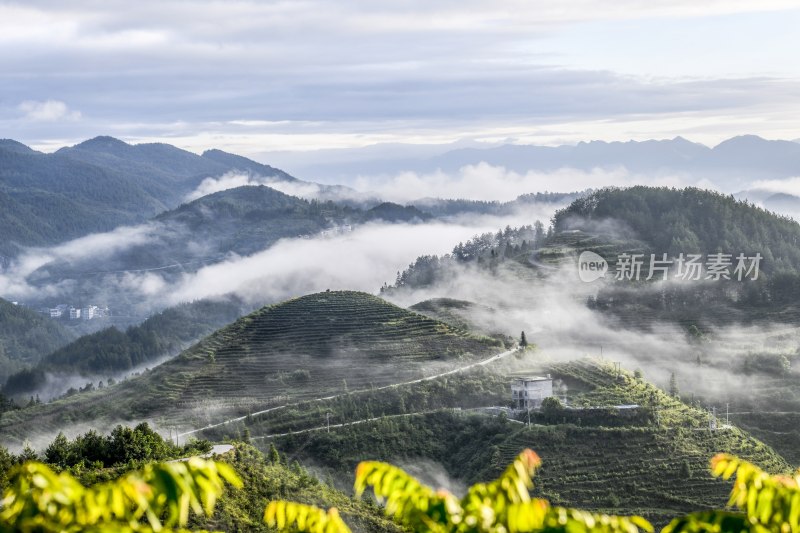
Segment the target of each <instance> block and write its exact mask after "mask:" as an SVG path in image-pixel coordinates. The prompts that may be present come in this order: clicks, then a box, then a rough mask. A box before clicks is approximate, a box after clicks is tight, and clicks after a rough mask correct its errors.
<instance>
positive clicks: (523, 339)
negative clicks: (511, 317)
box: [519, 331, 528, 348]
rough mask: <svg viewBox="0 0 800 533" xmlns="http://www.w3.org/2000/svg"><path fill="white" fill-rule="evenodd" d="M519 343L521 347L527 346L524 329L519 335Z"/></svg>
mask: <svg viewBox="0 0 800 533" xmlns="http://www.w3.org/2000/svg"><path fill="white" fill-rule="evenodd" d="M519 345H520V347H522V348H527V347H528V339H527V338H526V337H525V332H524V331H523V332H522V334H521V335H520V336H519Z"/></svg>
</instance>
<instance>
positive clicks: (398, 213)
mask: <svg viewBox="0 0 800 533" xmlns="http://www.w3.org/2000/svg"><path fill="white" fill-rule="evenodd" d="M431 218H433V215H431V214H430V213H426V212H424V211H420V210H419V209H417V208H416V207H414V206H413V205H406V206H402V205H399V204H395V203H392V202H383V203H381V204H378V205H376V206H375V207H373V208H371V209H368V210H367V211H365V212H364V214H363V215H362V216H361V220H362V221H364V222H369V221H372V220H381V221H383V222H424V221H426V220H430V219H431Z"/></svg>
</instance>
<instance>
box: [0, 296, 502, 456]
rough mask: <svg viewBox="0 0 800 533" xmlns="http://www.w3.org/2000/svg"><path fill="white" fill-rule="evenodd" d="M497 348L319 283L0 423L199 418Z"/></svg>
mask: <svg viewBox="0 0 800 533" xmlns="http://www.w3.org/2000/svg"><path fill="white" fill-rule="evenodd" d="M500 351H502V345H501V343H500V342H499V341H497V340H493V339H488V338H485V337H476V336H472V335H469V334H467V333H465V332H463V331H461V330H457V329H455V328H453V327H452V326H449V325H447V324H444V323H442V322H437V321H435V320H432V319H430V318H427V317H424V316H422V315H419V314H416V313H412V312H410V311H407V310H404V309H402V308H400V307H397V306H394V305H392V304H389V303H387V302H386V301H384V300H381V299H380V298H376V297H374V296H370V295H368V294H364V293H358V292H350V291H331V292H324V293H318V294H312V295H309V296H304V297H301V298H296V299H293V300H289V301H286V302H283V303H281V304H277V305H274V306H269V307H265V308H262V309H261V310H259V311H256V312H254V313H252V314H250V315H247V316H246V317H243V318H241V319H239V320H237V321H236V322H235V323H233V324H231V325H230V326H227V327H225V328H223V329H221V330H219V331H218V332H216V333H214V334H213V335H211V336H209V337H207V338H205V339H204V340H203V341H201V342H200V343H198V344H197V345H195V346H194V347H192V348H190V349H188V350H186V351H185V352H183V353H182V354H181V355H180V356H178V357H176V358H174V359H172V360H170V361H168V362H166V363H164V364H162V365H160V366H158V367H157V368H155V369H153V370H151V371H149V372H146V373H145V374H143V375H142V376H140V377H138V378H134V379H130V380H128V381H125V382H123V383H120V384H117V385H115V386H113V387H107V388H105V389H103V390H100V391H92V392H88V393H84V394H78V395H76V396H73V397H71V398H67V399H64V400H60V401H57V402H54V403H51V404H48V405H42V406H37V407H34V408H31V409H26V410H25V411H24V412H15V413H6V414H4V415H3V416H2V417H0V431H1V432H2V433H3V435H5V436H6V438H7V439H9V440H11V439H13V440H12V442H14V441H16V442H21V441H22V440H23V439H24V438H26V437H28V438H32V435H31V434H32V433H33V432H34V431H35V432H41V433H47V432H56V431H57V430H59V429H61V428H64V427H65V426H69V424H71V423H75V422H78V421H85V422H91V423H92V424H93V425H94V426H95V427H98V428H99V429H105V428H107V427H108V426H109V425H113V424H115V423H116V422H118V421H131V420H140V419H151V420H159V421H162V422H165V423H166V422H169V423H171V424H174V425H179V426H181V427H183V428H187V427H188V428H200V427H203V426H205V425H207V424H209V423H213V422H220V421H222V420H224V419H225V418H226V417H230V416H232V415H237V414H238V415H246V414H248V413H249V412H254V411H257V410H259V409H264V408H266V407H270V406H275V405H281V404H284V403H286V402H292V401H299V400H303V399H311V398H319V397H322V396H326V395H331V394H341V393H343V392H345V391H347V390H357V389H369V388H370V387H371V386H373V385H374V386H380V385H386V384H391V383H395V382H397V381H402V380H408V379H414V378H419V377H423V376H425V375H427V374H429V373H432V372H434V371H435V370H436V369H449V368H452V367H453V366H454V365H458V364H463V363H465V362H469V361H473V360H475V359H476V358H478V357H480V356H486V355H487V354H492V353H498V352H500ZM33 419H35V420H36V426H35V428H32V427H31V426H30V425H29V422H30V420H33Z"/></svg>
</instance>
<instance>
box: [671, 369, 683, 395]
mask: <svg viewBox="0 0 800 533" xmlns="http://www.w3.org/2000/svg"><path fill="white" fill-rule="evenodd" d="M669 395H670V396H672V397H673V398H678V397H679V396H680V395H681V393H680V391H679V390H678V380H677V379H676V378H675V372H673V373H672V374H670V376H669Z"/></svg>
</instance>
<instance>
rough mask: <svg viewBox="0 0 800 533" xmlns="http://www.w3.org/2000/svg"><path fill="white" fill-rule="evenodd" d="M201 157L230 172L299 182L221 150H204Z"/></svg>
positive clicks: (291, 177) (280, 172) (270, 168)
mask: <svg viewBox="0 0 800 533" xmlns="http://www.w3.org/2000/svg"><path fill="white" fill-rule="evenodd" d="M202 157H203V159H205V160H207V161H212V162H214V163H216V164H217V165H220V166H222V167H225V168H227V169H230V170H239V171H241V172H248V173H250V174H254V175H257V176H263V177H265V178H275V179H277V180H278V181H288V182H299V181H300V180H298V179H297V178H295V177H294V176H290V175H289V174H287V173H286V172H284V171H282V170H280V169H278V168H274V167H271V166H269V165H264V164H262V163H257V162H255V161H253V160H252V159H248V158H246V157H242V156H240V155H236V154H231V153H228V152H223V151H222V150H206V151H205V152H203V156H202Z"/></svg>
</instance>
